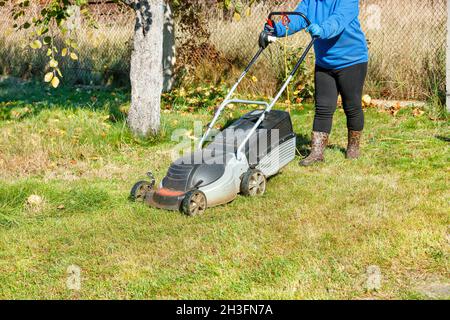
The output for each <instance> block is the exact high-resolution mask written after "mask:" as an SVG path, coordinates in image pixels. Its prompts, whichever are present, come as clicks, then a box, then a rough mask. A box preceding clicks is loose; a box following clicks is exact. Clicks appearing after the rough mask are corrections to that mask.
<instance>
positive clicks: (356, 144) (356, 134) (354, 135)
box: [347, 130, 362, 160]
mask: <svg viewBox="0 0 450 320" xmlns="http://www.w3.org/2000/svg"><path fill="white" fill-rule="evenodd" d="M361 137H362V131H352V130H349V131H348V147H347V159H350V160H356V159H358V158H359V156H360V145H361Z"/></svg>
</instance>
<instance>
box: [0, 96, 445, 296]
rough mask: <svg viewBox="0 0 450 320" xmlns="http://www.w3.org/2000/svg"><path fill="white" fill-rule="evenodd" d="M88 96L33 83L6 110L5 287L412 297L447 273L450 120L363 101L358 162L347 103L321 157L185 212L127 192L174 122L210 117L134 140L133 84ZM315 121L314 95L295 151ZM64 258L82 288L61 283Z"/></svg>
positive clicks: (158, 154) (0, 255) (0, 251)
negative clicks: (129, 120) (35, 199)
mask: <svg viewBox="0 0 450 320" xmlns="http://www.w3.org/2000/svg"><path fill="white" fill-rule="evenodd" d="M30 94H31V93H30ZM117 95H119V96H120V92H118V93H116V97H117ZM92 96H93V93H91V94H87V93H86V92H84V91H83V92H81V93H80V96H79V97H77V98H76V99H75V98H73V100H74V101H76V103H72V105H71V103H65V102H64V101H63V99H61V100H54V101H51V103H48V101H47V99H46V98H45V96H42V95H37V96H36V98H35V99H34V101H32V100H33V99H31V101H26V102H24V103H28V104H29V105H30V106H31V107H32V108H34V109H33V112H32V113H31V114H29V115H26V116H25V117H21V118H20V119H7V120H3V121H0V150H1V152H0V177H1V178H0V179H1V180H0V297H1V298H15V299H20V298H22V299H33V298H45V299H57V298H65V299H80V298H82V299H88V298H94V299H103V298H112V299H124V298H130V299H155V298H162V299H168V298H176V299H179V298H193V299H206V298H230V299H247V298H248V299H265V298H268V299H271V298H279V299H305V298H307V299H349V298H351V299H367V298H388V299H397V298H405V299H408V298H426V297H427V296H426V295H425V294H424V293H423V292H422V291H421V290H420V288H421V287H423V286H424V285H427V284H429V283H440V284H442V285H446V284H448V282H449V274H450V273H449V271H450V270H449V225H450V219H449V214H448V212H449V181H448V177H449V175H448V174H449V167H448V163H449V149H448V147H449V146H448V137H449V133H450V130H449V126H448V123H447V122H445V121H431V120H430V119H429V118H428V117H427V115H426V114H425V115H422V116H420V117H414V116H413V114H412V110H402V111H400V112H399V113H398V114H397V115H396V116H395V117H393V116H391V115H389V114H387V113H380V112H377V110H374V109H369V110H367V111H366V117H367V130H366V138H365V141H364V146H363V151H364V152H363V157H362V158H361V159H360V160H358V161H354V162H349V161H347V160H345V158H344V154H343V150H344V148H345V147H346V129H345V116H344V114H343V113H342V112H341V111H338V112H337V113H336V118H335V127H334V131H333V135H332V138H331V145H330V147H329V148H328V149H327V151H326V157H327V162H326V163H325V164H322V165H319V166H316V167H312V168H300V167H299V166H297V163H296V162H294V163H292V164H290V165H289V166H288V167H286V168H285V169H284V170H283V171H282V172H281V174H279V175H277V176H275V177H273V178H272V179H270V181H269V184H268V191H267V194H266V195H264V196H263V197H261V198H256V199H255V198H253V199H252V198H244V197H238V198H237V199H236V200H235V201H234V202H233V203H231V204H229V205H226V206H221V207H217V208H212V209H209V210H208V211H207V213H206V214H205V215H203V216H201V217H196V218H187V217H185V216H183V215H181V214H179V213H175V212H165V211H160V210H155V209H151V208H148V207H145V206H143V205H141V204H136V203H132V202H130V201H129V200H128V194H129V190H130V188H131V186H132V185H133V184H134V182H136V181H138V180H141V179H145V173H146V172H147V171H148V170H152V171H153V172H154V173H155V175H156V177H157V178H158V180H159V181H160V179H161V178H163V177H164V175H165V173H166V170H167V167H168V165H169V164H170V162H171V150H172V148H173V147H174V146H175V142H172V141H171V137H172V133H173V132H174V131H175V130H177V129H180V128H186V134H187V135H189V136H190V135H191V132H190V131H191V130H193V128H192V125H193V123H194V121H196V120H200V121H202V122H203V123H204V124H206V123H207V121H208V120H209V115H207V114H205V113H204V112H201V113H182V112H177V113H164V114H163V125H162V128H163V130H162V133H161V135H160V136H159V137H157V138H153V139H150V140H143V139H135V138H133V137H132V136H131V135H130V133H129V132H128V130H127V128H126V126H125V125H124V123H123V121H122V120H116V121H111V118H110V114H111V108H112V107H111V106H112V105H117V106H118V107H120V105H121V104H122V103H126V99H127V98H126V96H124V97H123V98H121V100H120V101H115V98H114V95H112V94H111V92H109V93H108V94H106V93H104V92H99V93H96V96H97V97H103V98H97V100H96V102H95V103H94V105H93V104H92V103H93V102H92V101H93V99H92ZM49 99H50V98H49ZM43 101H44V102H43ZM45 101H47V102H45ZM7 103H11V104H12V105H13V106H17V105H18V104H19V102H18V101H17V99H14V98H13V97H11V98H10V101H9V102H7ZM36 104H37V106H36ZM19 107H20V108H22V107H23V105H20V106H19ZM113 107H114V106H113ZM241 111H242V112H244V110H241ZM238 113H239V112H237V111H234V116H237V115H238ZM312 119H313V109H312V107H311V106H306V107H305V108H304V110H302V111H294V112H293V121H294V125H295V129H296V132H297V133H298V135H299V144H298V149H299V151H300V152H301V153H304V152H305V151H306V149H307V144H308V139H309V131H310V126H311V123H312ZM77 129H78V130H77ZM74 136H76V137H75V138H77V139H78V140H76V141H73V139H74ZM30 195H38V196H40V197H41V199H42V203H41V204H40V206H38V207H33V208H31V207H30V206H29V205H27V198H28V197H29V196H30ZM71 265H76V266H78V267H79V268H80V269H81V277H82V280H81V290H80V291H79V292H76V291H71V290H69V289H68V288H67V285H66V281H67V279H68V277H69V274H68V273H67V269H68V267H69V266H71ZM370 266H377V267H378V268H379V269H380V270H381V275H382V278H381V287H380V288H379V289H378V290H377V291H370V290H367V278H368V275H367V270H368V268H369V267H370Z"/></svg>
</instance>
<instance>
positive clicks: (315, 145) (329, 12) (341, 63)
mask: <svg viewBox="0 0 450 320" xmlns="http://www.w3.org/2000/svg"><path fill="white" fill-rule="evenodd" d="M295 11H297V12H301V13H303V14H305V15H306V16H307V17H308V18H309V19H310V20H311V22H312V24H311V26H309V27H308V28H307V31H308V32H309V33H310V34H311V35H312V36H313V37H317V41H316V43H315V53H316V70H315V86H316V92H315V100H316V113H315V119H314V127H313V133H312V150H311V154H310V155H309V156H308V157H307V158H306V159H304V160H302V161H301V162H300V165H302V166H310V165H312V164H314V163H317V162H320V161H323V160H324V156H323V153H324V151H325V148H326V146H327V144H328V138H329V135H330V133H331V127H332V124H333V115H334V113H335V112H336V108H337V100H338V95H339V94H341V96H342V102H343V105H344V110H345V114H346V116H347V127H348V148H347V158H348V159H357V158H358V157H359V154H360V152H359V148H360V141H361V135H362V131H363V129H364V112H363V110H362V102H361V100H362V91H363V87H364V81H365V78H366V74H367V63H368V60H369V53H368V49H367V42H366V37H365V35H364V33H363V31H362V30H361V25H360V23H359V19H358V15H359V1H358V0H303V1H302V2H301V3H300V4H299V6H298V7H297V9H296V10H295ZM289 18H290V20H291V21H290V23H289V24H288V27H286V26H285V25H284V24H283V23H277V24H275V25H274V27H271V26H270V25H269V24H266V26H265V31H266V32H268V33H269V34H271V35H273V36H276V37H283V36H286V34H287V35H292V34H294V33H296V32H298V31H300V30H302V29H304V28H305V27H306V22H305V21H304V19H302V18H301V17H299V16H290V17H289Z"/></svg>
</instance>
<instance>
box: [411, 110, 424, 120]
mask: <svg viewBox="0 0 450 320" xmlns="http://www.w3.org/2000/svg"><path fill="white" fill-rule="evenodd" d="M424 113H425V111H423V110H421V109H419V108H415V109H414V110H413V116H414V117H416V118H417V117H421V116H423V115H424Z"/></svg>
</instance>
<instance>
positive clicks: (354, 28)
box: [275, 0, 369, 69]
mask: <svg viewBox="0 0 450 320" xmlns="http://www.w3.org/2000/svg"><path fill="white" fill-rule="evenodd" d="M295 11H297V12H302V13H303V14H305V15H306V16H307V17H308V18H309V19H310V20H311V22H312V23H316V24H318V25H320V26H321V27H322V29H323V34H322V36H321V38H320V39H317V41H316V43H315V48H314V49H315V52H316V63H317V65H319V66H320V67H322V68H326V69H342V68H346V67H349V66H352V65H355V64H359V63H364V62H367V61H368V60H369V53H368V49H367V41H366V37H365V35H364V33H363V31H362V30H361V24H360V23H359V19H358V15H359V1H358V0H302V2H301V3H300V4H299V6H298V7H297V9H295ZM289 18H290V20H291V22H290V23H289V28H288V35H292V34H294V33H296V32H298V31H300V30H302V29H304V28H306V22H305V21H304V19H303V18H302V17H299V16H290V17H289ZM275 29H276V34H277V36H278V37H283V36H285V35H286V27H285V26H284V25H283V24H282V23H281V22H279V23H277V24H276V26H275Z"/></svg>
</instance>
